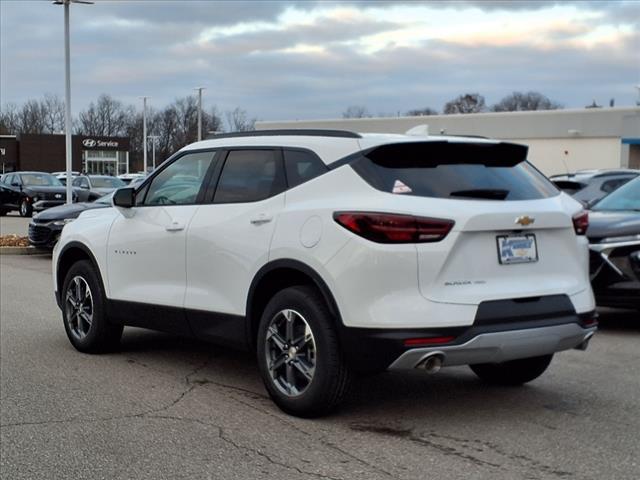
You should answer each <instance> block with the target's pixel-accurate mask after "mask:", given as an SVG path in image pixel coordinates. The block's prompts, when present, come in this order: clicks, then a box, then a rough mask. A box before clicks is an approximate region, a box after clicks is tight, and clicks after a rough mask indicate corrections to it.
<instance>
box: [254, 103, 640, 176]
mask: <svg viewBox="0 0 640 480" xmlns="http://www.w3.org/2000/svg"><path fill="white" fill-rule="evenodd" d="M418 125H427V128H428V132H429V134H430V135H479V136H483V137H489V138H497V139H501V140H505V141H509V142H514V143H521V144H525V145H528V146H529V160H530V161H531V162H532V163H533V164H534V165H535V166H536V167H538V168H539V169H540V170H542V171H543V172H544V173H545V174H547V175H554V174H558V173H568V172H575V171H576V170H582V169H590V168H640V108H637V107H635V108H617V107H616V108H583V109H571V110H539V111H530V112H500V113H473V114H458V115H430V116H422V117H389V118H357V119H337V120H296V121H283V122H258V123H257V124H256V128H257V129H259V130H264V129H273V128H331V129H342V130H351V131H355V132H362V133H366V132H376V133H405V132H406V131H407V130H410V129H411V128H413V127H416V126H418Z"/></svg>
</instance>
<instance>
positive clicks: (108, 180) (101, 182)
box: [91, 177, 125, 188]
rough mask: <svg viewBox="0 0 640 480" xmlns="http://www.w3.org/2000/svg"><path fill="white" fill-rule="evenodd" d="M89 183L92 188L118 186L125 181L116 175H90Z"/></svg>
mask: <svg viewBox="0 0 640 480" xmlns="http://www.w3.org/2000/svg"><path fill="white" fill-rule="evenodd" d="M91 184H92V185H93V187H94V188H120V187H124V186H125V183H124V182H123V181H122V180H120V179H119V178H116V177H91Z"/></svg>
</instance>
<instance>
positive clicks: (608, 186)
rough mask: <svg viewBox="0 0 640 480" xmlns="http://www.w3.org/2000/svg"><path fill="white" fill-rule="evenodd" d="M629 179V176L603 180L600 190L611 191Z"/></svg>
mask: <svg viewBox="0 0 640 480" xmlns="http://www.w3.org/2000/svg"><path fill="white" fill-rule="evenodd" d="M628 181H629V179H628V178H618V179H616V180H607V181H606V182H602V185H601V186H600V190H602V191H603V192H606V193H611V192H613V191H614V190H617V189H618V187H621V186H622V185H624V184H625V183H627V182H628Z"/></svg>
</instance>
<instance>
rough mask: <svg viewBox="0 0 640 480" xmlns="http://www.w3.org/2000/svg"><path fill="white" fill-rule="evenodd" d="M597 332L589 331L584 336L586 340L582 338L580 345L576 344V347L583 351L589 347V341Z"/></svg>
mask: <svg viewBox="0 0 640 480" xmlns="http://www.w3.org/2000/svg"><path fill="white" fill-rule="evenodd" d="M594 333H596V332H589V333H587V334H586V335H585V336H584V340H582V342H580V343H579V344H578V345H576V347H575V349H576V350H582V351H583V352H584V351H585V350H586V349H587V347H588V346H589V342H590V341H591V339H592V338H593V334H594Z"/></svg>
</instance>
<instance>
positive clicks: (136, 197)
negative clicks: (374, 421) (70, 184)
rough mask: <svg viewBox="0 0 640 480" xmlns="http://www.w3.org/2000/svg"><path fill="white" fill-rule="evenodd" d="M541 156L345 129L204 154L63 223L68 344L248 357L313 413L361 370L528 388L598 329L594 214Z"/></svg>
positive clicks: (224, 146)
mask: <svg viewBox="0 0 640 480" xmlns="http://www.w3.org/2000/svg"><path fill="white" fill-rule="evenodd" d="M526 154H527V148H526V147H524V146H521V145H515V144H509V143H503V142H498V141H492V140H486V139H479V138H456V137H426V136H425V137H416V136H407V135H381V134H357V133H353V132H344V131H333V130H283V131H258V132H251V133H242V134H227V135H219V136H216V137H214V138H213V139H211V140H206V141H203V142H199V143H196V144H193V145H189V146H187V147H185V148H183V149H182V150H181V151H179V152H178V153H176V154H175V155H174V156H173V157H171V158H170V159H169V160H167V161H166V162H165V163H164V164H163V165H162V166H160V167H159V168H158V169H157V170H156V171H154V172H153V173H152V174H151V175H150V176H149V178H147V179H146V180H145V181H144V183H142V184H141V185H140V186H139V187H137V188H136V189H132V188H124V189H120V190H118V191H117V192H116V193H115V195H114V199H113V203H114V206H115V208H108V209H96V210H89V211H86V212H84V213H82V215H81V216H80V217H79V218H78V219H77V220H75V221H74V222H72V223H69V224H67V225H66V226H65V228H64V231H63V233H62V236H61V238H60V241H59V242H58V244H57V246H56V248H55V252H54V258H53V266H54V267H53V268H54V283H55V290H56V297H57V300H58V304H59V306H60V308H61V309H62V312H63V319H64V326H65V329H66V331H67V335H68V336H69V339H70V341H71V343H72V344H73V345H74V346H75V347H76V348H77V349H78V350H80V351H82V352H98V351H104V350H106V349H110V348H113V347H114V346H115V345H116V344H117V343H118V341H119V340H120V337H121V335H122V330H123V326H125V325H132V326H137V327H147V328H152V329H157V330H163V331H167V332H173V333H177V334H185V335H191V336H195V337H197V338H201V339H205V340H211V341H217V342H223V343H225V344H228V345H234V346H238V347H241V348H246V349H251V350H253V351H255V352H257V359H258V365H259V368H260V373H261V375H262V378H263V379H264V383H265V385H266V388H267V390H268V392H269V394H270V395H271V397H272V398H273V400H274V401H275V402H276V403H277V404H278V406H280V407H281V408H282V409H283V410H285V411H286V412H289V413H292V414H295V415H301V416H313V415H319V414H322V413H325V412H327V411H329V410H330V409H331V408H333V407H334V406H336V405H337V404H338V403H339V402H340V401H341V399H342V398H343V397H344V395H345V392H346V390H347V387H348V385H349V382H350V379H351V378H352V376H353V374H354V373H357V372H363V371H368V372H371V371H382V370H386V369H394V370H395V369H423V370H426V371H427V372H435V371H437V370H438V369H439V368H440V366H449V365H470V366H471V368H472V369H473V371H474V372H475V373H476V374H477V375H479V376H480V377H481V378H482V379H484V380H486V381H489V382H493V383H500V384H521V383H524V382H528V381H530V380H533V379H534V378H536V377H538V376H539V375H540V374H542V372H543V371H544V370H545V369H546V368H547V366H548V365H549V362H550V361H551V358H552V356H553V354H554V353H556V352H558V351H561V350H566V349H571V348H574V347H582V348H586V345H587V342H588V340H589V338H590V337H591V335H593V333H594V331H595V330H596V318H595V317H596V316H595V312H594V309H595V305H594V299H593V295H592V292H591V288H590V285H589V276H588V260H587V239H586V237H585V236H584V233H585V230H586V227H587V220H588V219H587V215H586V213H585V212H583V211H582V209H581V206H580V204H579V203H578V202H576V201H575V200H572V199H571V198H570V197H569V196H567V195H566V194H564V193H561V192H560V191H558V190H557V189H556V188H555V187H554V186H553V185H552V184H551V183H550V182H549V181H548V180H547V179H546V178H545V177H544V176H543V175H542V174H540V173H539V172H538V171H537V170H536V169H535V168H534V167H532V166H531V165H530V164H529V163H528V162H527V161H526Z"/></svg>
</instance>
